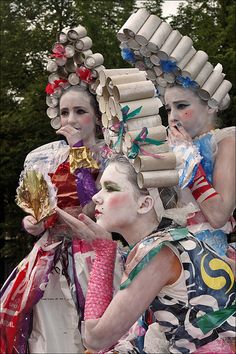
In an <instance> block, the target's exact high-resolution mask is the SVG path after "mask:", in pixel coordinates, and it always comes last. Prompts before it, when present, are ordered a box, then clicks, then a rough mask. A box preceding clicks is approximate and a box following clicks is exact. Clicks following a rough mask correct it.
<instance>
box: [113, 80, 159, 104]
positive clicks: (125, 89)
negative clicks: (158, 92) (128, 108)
mask: <svg viewBox="0 0 236 354" xmlns="http://www.w3.org/2000/svg"><path fill="white" fill-rule="evenodd" d="M154 94H155V86H154V85H153V83H152V82H151V81H148V80H145V81H140V82H132V83H128V84H121V85H117V86H114V88H113V95H114V98H115V100H116V101H117V102H126V101H135V100H139V99H145V98H151V97H153V96H154Z"/></svg>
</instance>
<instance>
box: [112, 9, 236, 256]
mask: <svg viewBox="0 0 236 354" xmlns="http://www.w3.org/2000/svg"><path fill="white" fill-rule="evenodd" d="M134 21H137V22H138V24H139V26H138V27H134V26H133V22H134ZM150 23H152V26H150ZM153 23H155V26H154V25H153ZM117 37H118V39H119V40H120V41H121V45H120V46H121V48H122V56H123V58H124V59H125V60H127V61H128V62H130V63H132V64H133V65H134V66H135V67H136V68H140V69H141V70H146V72H147V74H148V73H149V72H150V70H151V71H152V75H150V80H152V82H153V84H154V85H155V86H156V89H157V94H158V96H159V98H160V99H161V101H162V102H163V103H164V104H165V107H166V110H167V113H168V118H169V130H168V140H169V143H170V146H171V148H172V150H173V152H174V153H175V155H176V159H177V169H178V171H179V181H178V185H179V193H180V203H179V204H180V206H186V207H187V208H189V214H188V216H187V219H186V223H187V224H188V227H189V230H191V231H192V232H193V233H194V234H195V235H196V237H198V238H199V239H201V240H204V241H206V242H207V243H208V244H209V245H210V246H211V247H213V248H214V249H215V250H216V251H217V252H218V253H219V254H220V255H225V254H226V253H227V252H229V253H231V252H233V249H232V247H230V248H229V249H228V243H227V234H229V233H230V232H232V231H233V229H234V227H235V220H234V218H233V217H232V214H233V211H234V208H235V170H236V169H235V160H236V159H235V127H229V128H224V129H217V127H216V117H217V112H218V111H220V110H224V109H226V108H227V107H228V106H229V103H230V97H229V94H228V92H229V90H230V89H231V86H232V85H231V83H230V82H229V81H228V80H226V79H225V74H224V73H223V68H222V65H221V64H217V65H216V66H215V67H213V65H212V64H211V63H210V62H209V61H208V55H207V54H206V53H205V52H204V51H202V50H198V51H197V50H196V49H195V48H194V47H193V43H192V40H191V38H189V37H188V36H182V35H181V34H180V32H179V31H177V30H174V29H173V28H171V26H170V25H169V24H168V23H165V22H164V21H162V20H161V19H160V18H159V17H158V16H156V15H151V14H149V13H148V12H147V11H146V10H145V9H139V10H138V11H137V12H136V13H135V14H133V15H132V17H130V18H129V19H128V20H127V22H126V23H125V24H124V26H123V27H122V28H121V30H120V31H119V32H118V34H117ZM130 38H132V41H136V42H137V44H140V45H141V46H146V47H147V48H148V49H149V51H150V53H149V54H146V55H145V54H144V53H145V51H144V50H142V51H141V50H139V49H135V50H134V49H132V47H130V45H129V39H130Z"/></svg>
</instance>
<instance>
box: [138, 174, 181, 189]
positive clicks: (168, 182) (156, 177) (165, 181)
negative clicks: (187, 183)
mask: <svg viewBox="0 0 236 354" xmlns="http://www.w3.org/2000/svg"><path fill="white" fill-rule="evenodd" d="M137 182H138V186H139V188H154V187H157V188H159V187H168V186H176V185H178V182H179V175H178V172H177V171H176V170H164V171H146V172H139V173H138V176H137Z"/></svg>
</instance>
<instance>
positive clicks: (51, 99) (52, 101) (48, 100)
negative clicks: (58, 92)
mask: <svg viewBox="0 0 236 354" xmlns="http://www.w3.org/2000/svg"><path fill="white" fill-rule="evenodd" d="M46 103H47V106H49V107H52V108H55V107H57V106H58V103H59V100H58V98H55V97H53V96H51V95H47V96H46Z"/></svg>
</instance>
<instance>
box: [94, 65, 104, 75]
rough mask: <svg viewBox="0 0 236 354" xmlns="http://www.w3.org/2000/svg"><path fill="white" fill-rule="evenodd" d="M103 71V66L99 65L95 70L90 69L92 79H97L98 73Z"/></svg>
mask: <svg viewBox="0 0 236 354" xmlns="http://www.w3.org/2000/svg"><path fill="white" fill-rule="evenodd" d="M104 69H105V66H103V65H99V66H96V67H95V68H93V69H92V74H93V77H95V78H97V77H99V73H100V72H101V71H102V70H104Z"/></svg>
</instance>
